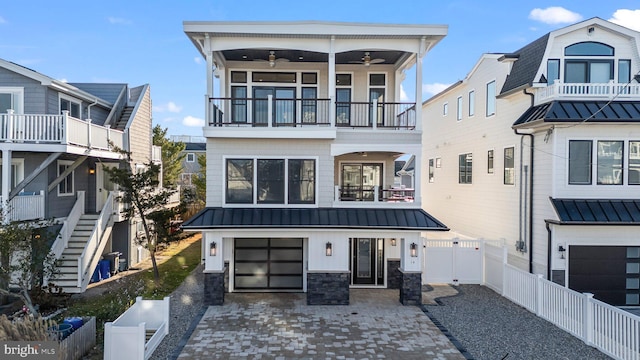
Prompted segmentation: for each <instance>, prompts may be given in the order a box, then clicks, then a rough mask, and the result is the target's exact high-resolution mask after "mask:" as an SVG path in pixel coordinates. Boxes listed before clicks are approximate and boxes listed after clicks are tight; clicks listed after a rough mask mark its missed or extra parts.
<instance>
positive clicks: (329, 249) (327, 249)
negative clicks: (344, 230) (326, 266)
mask: <svg viewBox="0 0 640 360" xmlns="http://www.w3.org/2000/svg"><path fill="white" fill-rule="evenodd" d="M325 255H326V256H331V255H333V245H331V243H330V242H327V245H326V247H325Z"/></svg>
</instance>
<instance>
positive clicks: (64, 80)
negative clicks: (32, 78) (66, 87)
mask: <svg viewBox="0 0 640 360" xmlns="http://www.w3.org/2000/svg"><path fill="white" fill-rule="evenodd" d="M58 81H62V82H63V83H68V82H69V80H67V78H62V79H60V80H58Z"/></svg>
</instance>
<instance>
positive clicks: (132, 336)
mask: <svg viewBox="0 0 640 360" xmlns="http://www.w3.org/2000/svg"><path fill="white" fill-rule="evenodd" d="M168 334H169V297H165V298H164V300H142V297H137V298H136V303H135V304H133V306H131V307H130V308H129V309H127V311H125V312H124V313H123V314H122V315H120V316H119V317H118V318H117V319H116V320H115V321H113V322H108V323H106V324H104V359H105V360H125V359H126V360H144V359H148V358H149V357H151V354H153V352H154V350H155V349H156V348H157V347H158V345H160V342H161V341H162V339H164V337H165V336H167V335H168Z"/></svg>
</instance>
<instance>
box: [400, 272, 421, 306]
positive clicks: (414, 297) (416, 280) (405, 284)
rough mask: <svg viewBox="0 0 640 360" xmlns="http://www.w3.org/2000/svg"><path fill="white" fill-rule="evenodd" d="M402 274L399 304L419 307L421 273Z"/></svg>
mask: <svg viewBox="0 0 640 360" xmlns="http://www.w3.org/2000/svg"><path fill="white" fill-rule="evenodd" d="M400 273H401V274H402V283H401V284H400V303H402V305H421V304H422V273H421V272H404V271H402V270H400Z"/></svg>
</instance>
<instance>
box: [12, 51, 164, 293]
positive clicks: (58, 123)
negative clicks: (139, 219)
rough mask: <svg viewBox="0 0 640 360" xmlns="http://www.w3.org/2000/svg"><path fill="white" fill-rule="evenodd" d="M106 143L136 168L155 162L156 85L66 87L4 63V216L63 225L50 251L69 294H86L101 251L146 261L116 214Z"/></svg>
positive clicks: (114, 157)
mask: <svg viewBox="0 0 640 360" xmlns="http://www.w3.org/2000/svg"><path fill="white" fill-rule="evenodd" d="M109 142H111V143H112V144H113V145H115V146H118V147H120V148H122V149H126V150H129V151H131V153H132V161H133V162H134V164H133V166H135V167H136V168H139V167H141V166H143V164H144V163H146V162H148V161H149V159H150V158H151V157H152V145H151V97H150V89H149V85H142V86H138V87H135V88H129V87H128V85H127V84H89V83H86V84H85V83H82V84H80V83H78V84H73V83H66V82H62V81H58V80H55V79H52V78H50V77H48V76H45V75H43V74H40V73H38V72H36V71H34V70H31V69H28V68H26V67H23V66H20V65H18V64H15V63H12V62H9V61H6V60H2V59H0V151H1V156H2V163H1V166H2V170H1V171H2V177H1V185H0V186H1V192H0V195H1V197H2V200H3V201H2V204H3V208H4V210H5V211H7V214H8V215H7V216H8V217H9V219H10V220H18V221H23V220H24V221H27V220H35V219H54V220H55V221H56V222H57V223H59V224H63V225H57V226H54V228H53V230H55V231H56V232H59V234H58V237H57V239H56V241H55V243H54V244H53V245H52V250H53V252H54V254H55V255H56V257H57V258H59V259H60V260H61V266H60V272H61V275H60V277H59V278H58V279H56V280H55V284H56V285H60V286H62V287H63V288H64V290H65V291H66V292H82V291H84V289H85V288H86V286H87V284H88V282H89V280H90V278H91V276H92V273H93V270H94V269H95V267H96V265H97V263H98V260H100V256H101V255H102V254H103V253H107V252H122V253H123V258H124V259H126V261H127V264H135V263H137V262H140V261H142V260H143V259H144V258H145V257H146V251H145V250H142V249H140V248H139V247H138V246H137V245H135V244H134V242H133V241H132V239H133V238H134V237H135V235H136V227H137V226H138V225H137V223H136V222H135V221H124V219H122V218H121V216H120V214H119V210H118V209H117V208H116V209H114V208H113V206H114V201H113V198H114V196H115V195H113V194H112V191H113V190H115V187H114V184H113V183H112V182H111V181H110V178H109V176H108V175H107V174H106V172H105V171H104V168H106V167H115V166H119V160H120V158H121V156H120V154H119V153H117V152H115V151H113V149H112V146H111V144H110V143H109ZM156 153H158V152H157V151H156ZM159 160H160V159H159V158H158V159H154V161H159ZM116 206H117V202H116ZM114 214H115V215H114Z"/></svg>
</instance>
